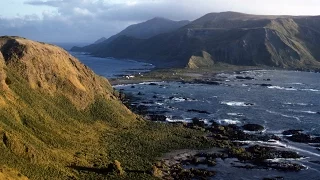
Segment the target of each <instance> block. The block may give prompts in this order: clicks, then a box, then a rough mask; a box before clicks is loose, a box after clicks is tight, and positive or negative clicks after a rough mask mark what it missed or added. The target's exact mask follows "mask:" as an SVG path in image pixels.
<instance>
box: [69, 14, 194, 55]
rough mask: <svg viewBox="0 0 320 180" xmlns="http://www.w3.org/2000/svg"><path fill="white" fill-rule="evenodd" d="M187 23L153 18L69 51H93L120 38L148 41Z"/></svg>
mask: <svg viewBox="0 0 320 180" xmlns="http://www.w3.org/2000/svg"><path fill="white" fill-rule="evenodd" d="M188 23H189V21H173V20H169V19H166V18H162V17H155V18H152V19H149V20H147V21H145V22H142V23H138V24H133V25H130V26H128V27H127V28H125V29H124V30H122V31H121V32H119V33H117V34H116V35H113V36H111V37H109V38H108V39H106V40H104V41H99V43H94V44H91V45H88V46H85V47H83V48H81V47H73V48H71V51H80V52H81V51H83V50H84V49H91V50H94V49H95V48H97V47H98V46H99V45H106V44H109V43H110V42H112V41H113V40H115V39H117V38H118V37H120V36H129V37H134V38H137V39H148V38H150V37H153V36H155V35H158V34H162V33H167V32H170V31H173V30H176V29H178V28H180V27H182V26H184V25H187V24H188Z"/></svg>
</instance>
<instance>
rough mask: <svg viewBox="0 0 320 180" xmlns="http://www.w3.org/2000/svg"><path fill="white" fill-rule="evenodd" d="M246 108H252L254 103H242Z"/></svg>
mask: <svg viewBox="0 0 320 180" xmlns="http://www.w3.org/2000/svg"><path fill="white" fill-rule="evenodd" d="M244 105H246V106H254V103H244Z"/></svg>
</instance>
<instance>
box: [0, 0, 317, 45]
mask: <svg viewBox="0 0 320 180" xmlns="http://www.w3.org/2000/svg"><path fill="white" fill-rule="evenodd" d="M319 8H320V0H1V1H0V36H3V35H16V36H22V37H26V38H29V39H32V40H37V41H43V42H51V43H57V42H58V43H62V42H63V43H69V42H74V43H90V42H94V41H95V40H97V39H99V38H101V37H109V36H111V35H114V34H116V33H118V32H120V31H121V30H123V29H124V28H125V27H127V26H128V25H131V24H135V23H139V22H143V21H146V20H148V19H151V18H154V17H164V18H168V19H172V20H195V19H197V18H199V17H201V16H203V15H205V14H207V13H210V12H223V11H236V12H243V13H249V14H268V15H320V11H319Z"/></svg>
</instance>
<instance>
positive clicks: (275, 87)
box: [268, 86, 297, 91]
mask: <svg viewBox="0 0 320 180" xmlns="http://www.w3.org/2000/svg"><path fill="white" fill-rule="evenodd" d="M268 89H279V90H286V91H297V89H295V88H285V87H280V86H268Z"/></svg>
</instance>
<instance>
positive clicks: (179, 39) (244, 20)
mask: <svg viewBox="0 0 320 180" xmlns="http://www.w3.org/2000/svg"><path fill="white" fill-rule="evenodd" d="M319 48H320V16H260V15H250V14H243V13H237V12H222V13H210V14H207V15H205V16H203V17H201V18H199V19H197V20H195V21H193V22H191V23H189V24H188V25H185V26H183V27H181V28H179V29H177V30H175V31H172V32H169V33H165V34H159V35H157V36H153V37H151V38H149V39H138V38H134V37H128V36H121V37H118V38H117V39H115V40H114V41H113V42H112V43H109V44H99V46H96V47H95V48H93V49H88V52H90V53H92V54H93V55H96V56H101V57H106V56H112V57H116V58H133V59H140V60H144V61H147V62H150V63H153V64H155V65H157V66H158V67H188V64H189V65H190V60H193V61H194V60H195V59H196V62H197V64H198V65H199V66H203V65H204V64H207V62H209V64H211V65H210V66H213V65H214V63H212V62H211V61H213V62H224V63H229V64H235V65H266V66H274V67H282V68H302V69H304V68H318V67H320V62H319V61H320V51H319ZM195 57H196V58H195ZM208 57H210V58H209V59H211V61H208ZM201 59H202V60H201ZM191 64H192V63H191ZM193 64H194V63H193ZM199 66H194V65H192V67H194V68H195V67H199ZM205 66H207V65H205Z"/></svg>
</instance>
